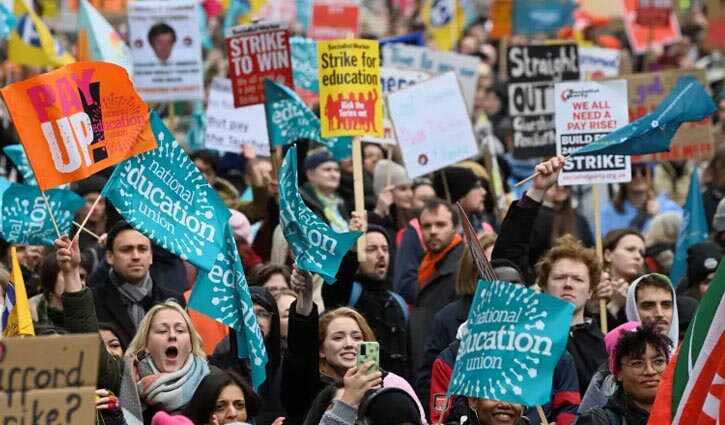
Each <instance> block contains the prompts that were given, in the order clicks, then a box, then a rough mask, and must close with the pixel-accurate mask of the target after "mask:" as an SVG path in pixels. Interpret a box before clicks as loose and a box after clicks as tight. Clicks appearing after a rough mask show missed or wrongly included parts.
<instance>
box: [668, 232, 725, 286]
mask: <svg viewBox="0 0 725 425" xmlns="http://www.w3.org/2000/svg"><path fill="white" fill-rule="evenodd" d="M722 256H723V250H722V248H720V246H719V245H718V244H716V243H714V242H700V243H697V244H695V245H692V246H691V247H689V248H688V249H687V281H688V284H689V285H690V286H693V285H696V284H698V283H700V282H702V281H703V280H705V279H706V278H707V275H709V274H710V273H713V272H714V271H715V270H717V266H718V264H720V259H721V258H722ZM673 283H674V284H677V283H678V282H673Z"/></svg>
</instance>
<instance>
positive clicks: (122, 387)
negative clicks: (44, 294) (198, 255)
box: [55, 236, 209, 425]
mask: <svg viewBox="0 0 725 425" xmlns="http://www.w3.org/2000/svg"><path fill="white" fill-rule="evenodd" d="M55 246H56V248H57V253H56V255H57V260H58V265H59V266H60V269H61V272H62V273H63V279H64V280H65V283H66V286H65V293H64V294H63V295H62V301H63V314H64V315H65V323H66V325H67V327H68V331H69V332H71V333H89V332H94V333H97V332H98V320H97V319H96V312H95V305H94V303H93V295H92V293H91V291H90V290H89V289H88V288H84V286H83V284H82V282H81V280H80V276H79V271H78V269H79V264H80V251H79V249H78V242H77V240H76V241H74V242H73V243H71V240H70V239H69V238H68V237H67V236H63V237H62V238H60V239H57V240H56V241H55ZM208 374H209V367H208V365H207V362H206V358H205V355H204V351H203V348H202V344H201V337H200V336H199V334H198V333H197V332H196V329H194V326H193V325H192V324H191V319H190V318H189V315H188V314H187V313H186V312H185V311H184V309H183V308H182V307H181V306H180V305H179V304H177V303H176V302H174V301H166V302H164V303H162V304H158V305H156V306H154V307H152V308H151V309H150V310H149V311H148V312H147V313H146V315H145V316H144V318H143V320H142V321H141V323H140V324H139V327H138V331H137V332H136V335H135V336H134V338H133V340H132V341H131V343H130V344H129V347H128V349H127V350H126V353H125V355H124V357H123V358H121V357H118V356H115V355H112V354H110V353H109V352H108V351H106V350H105V346H104V347H102V349H101V361H100V368H99V371H98V387H99V388H107V389H109V390H110V391H111V392H112V393H114V394H118V396H119V399H120V404H121V406H122V408H123V415H124V417H125V419H126V422H127V423H128V425H136V424H142V423H143V424H150V423H151V418H152V417H153V416H154V414H155V413H156V412H158V411H166V412H169V413H173V412H179V411H181V410H182V409H183V408H184V407H185V406H186V405H187V404H188V403H189V401H190V400H191V398H192V396H193V394H194V391H196V388H197V386H198V385H199V383H200V382H201V380H202V379H203V378H204V377H205V376H206V375H208Z"/></svg>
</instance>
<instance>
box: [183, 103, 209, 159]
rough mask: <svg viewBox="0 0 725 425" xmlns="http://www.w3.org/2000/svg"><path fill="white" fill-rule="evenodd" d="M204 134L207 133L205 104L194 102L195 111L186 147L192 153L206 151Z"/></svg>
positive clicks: (192, 114)
mask: <svg viewBox="0 0 725 425" xmlns="http://www.w3.org/2000/svg"><path fill="white" fill-rule="evenodd" d="M204 133H206V115H204V103H203V102H201V101H199V102H194V109H193V110H192V112H191V126H189V131H187V132H186V147H187V149H189V150H190V151H191V152H196V151H198V150H201V149H204Z"/></svg>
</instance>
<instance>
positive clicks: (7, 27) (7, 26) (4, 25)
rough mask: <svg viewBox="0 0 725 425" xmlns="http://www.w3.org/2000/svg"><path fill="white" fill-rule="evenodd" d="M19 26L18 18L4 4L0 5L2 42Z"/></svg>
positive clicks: (0, 34) (0, 37) (0, 35)
mask: <svg viewBox="0 0 725 425" xmlns="http://www.w3.org/2000/svg"><path fill="white" fill-rule="evenodd" d="M17 25H18V18H16V17H15V15H13V12H11V11H10V9H8V8H7V7H6V6H5V5H4V4H2V3H0V40H5V39H7V38H8V37H10V33H11V32H12V31H13V30H14V29H15V27H16V26H17Z"/></svg>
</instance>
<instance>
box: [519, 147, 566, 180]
mask: <svg viewBox="0 0 725 425" xmlns="http://www.w3.org/2000/svg"><path fill="white" fill-rule="evenodd" d="M570 156H571V155H567V156H565V157H564V162H566V161H568V160H569V157H570ZM538 175H539V172H538V171H537V172H535V173H534V174H532V175H530V176H528V177H526V178H525V179H523V180H521V181H520V182H518V183H516V184H515V185H514V187H521V186H523V185H525V184H526V183H528V182H530V181H531V180H533V179H535V178H536V176H538Z"/></svg>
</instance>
